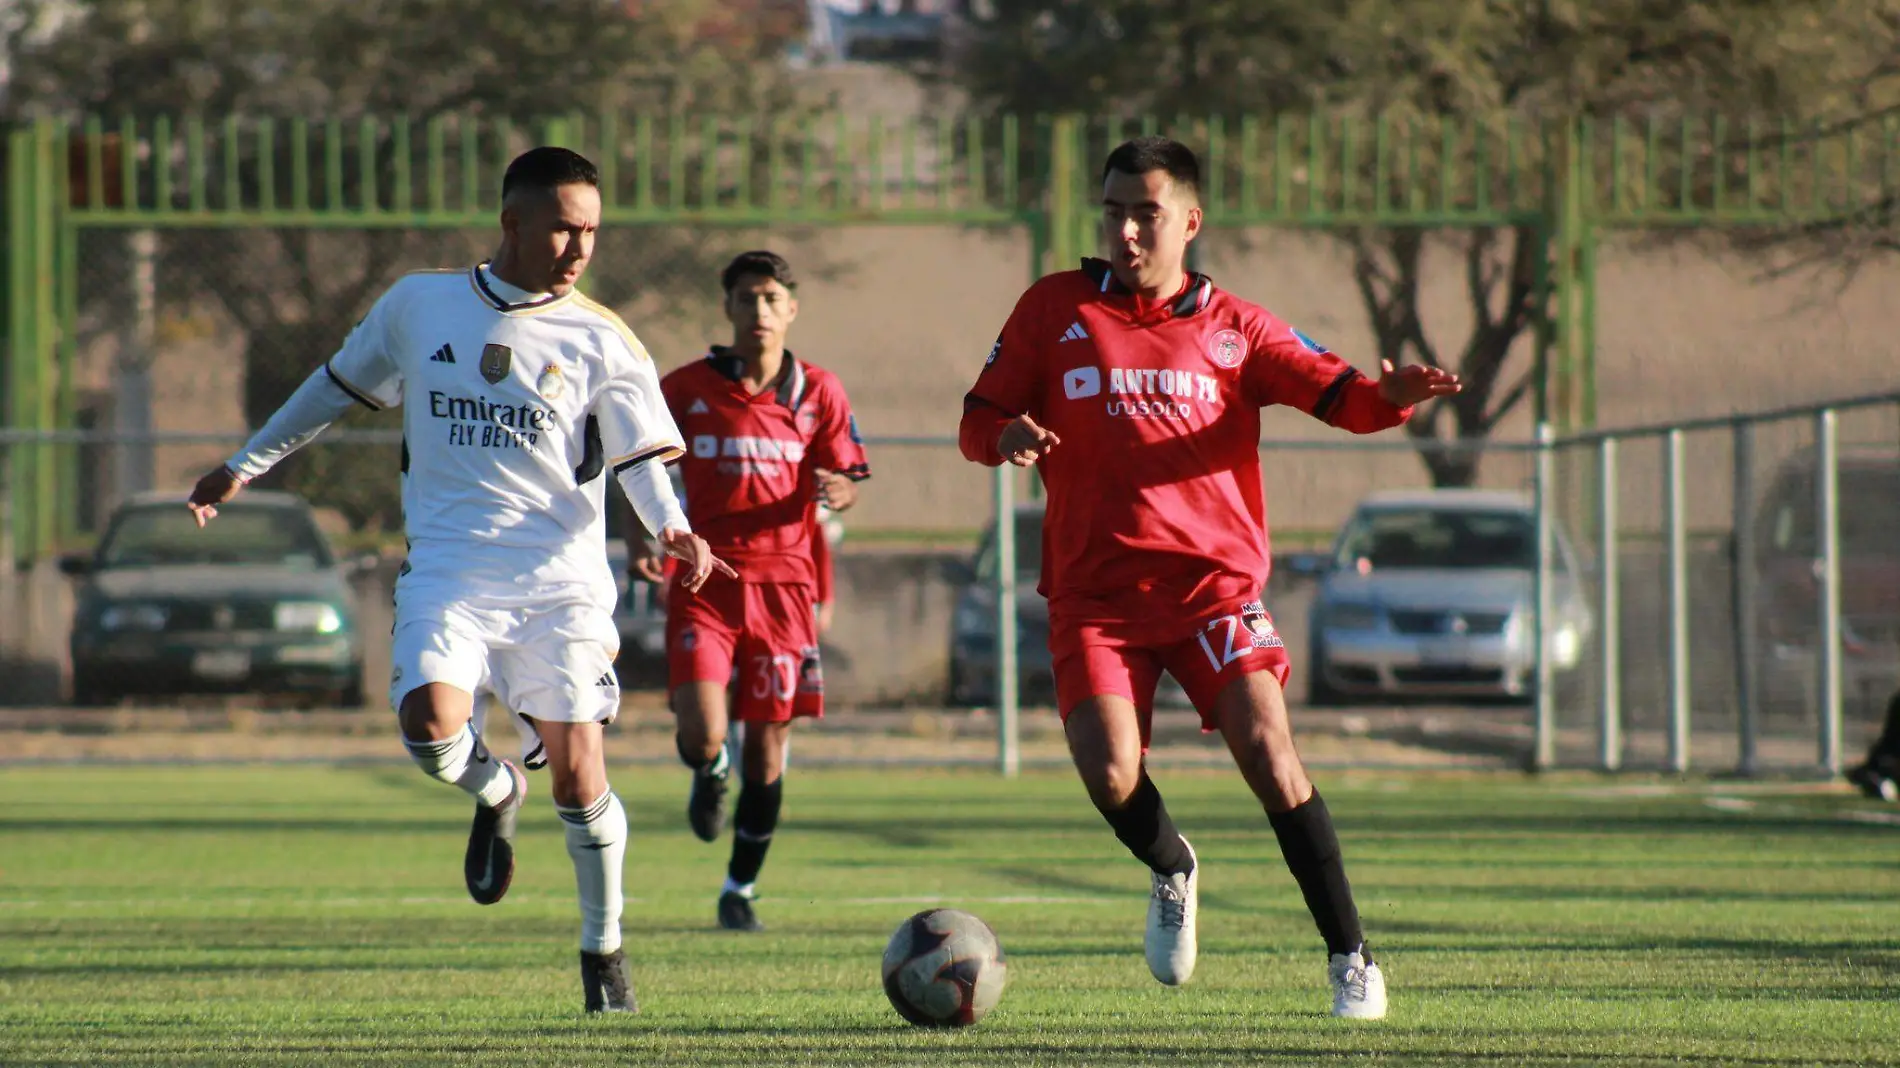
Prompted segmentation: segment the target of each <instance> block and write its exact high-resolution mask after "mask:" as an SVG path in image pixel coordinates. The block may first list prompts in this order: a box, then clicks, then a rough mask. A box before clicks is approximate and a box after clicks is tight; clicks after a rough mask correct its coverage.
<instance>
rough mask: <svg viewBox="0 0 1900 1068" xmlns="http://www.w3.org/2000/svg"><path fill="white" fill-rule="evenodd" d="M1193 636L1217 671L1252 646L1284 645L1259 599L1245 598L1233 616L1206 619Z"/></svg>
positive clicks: (1276, 647) (1255, 647) (1269, 646)
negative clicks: (1246, 600) (1249, 599)
mask: <svg viewBox="0 0 1900 1068" xmlns="http://www.w3.org/2000/svg"><path fill="white" fill-rule="evenodd" d="M1210 635H1211V636H1212V637H1211V638H1210ZM1195 637H1196V638H1197V639H1198V640H1199V641H1200V643H1201V651H1202V652H1204V653H1206V654H1207V662H1208V663H1209V664H1212V665H1213V667H1214V670H1215V671H1220V670H1221V669H1222V668H1224V667H1226V666H1227V665H1229V664H1231V663H1233V662H1234V661H1236V660H1239V659H1240V658H1241V657H1243V656H1246V655H1247V654H1248V653H1251V652H1253V651H1254V650H1255V649H1279V648H1284V647H1285V645H1286V642H1285V641H1283V640H1281V638H1280V635H1279V632H1278V631H1275V630H1274V629H1273V620H1272V619H1270V618H1268V616H1267V610H1266V607H1265V606H1264V605H1262V604H1261V602H1259V601H1248V602H1247V603H1246V604H1243V605H1241V606H1240V611H1238V612H1236V613H1234V614H1233V615H1228V616H1216V617H1214V618H1213V619H1210V620H1208V621H1207V626H1205V627H1202V628H1201V633H1199V634H1197V635H1195Z"/></svg>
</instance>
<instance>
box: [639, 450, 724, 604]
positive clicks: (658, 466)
mask: <svg viewBox="0 0 1900 1068" xmlns="http://www.w3.org/2000/svg"><path fill="white" fill-rule="evenodd" d="M675 451H676V452H677V450H675ZM618 475H619V478H620V488H621V489H624V490H626V491H627V500H628V501H629V502H630V503H631V504H632V505H633V511H634V514H635V515H637V516H639V517H640V522H641V523H642V524H644V525H645V526H646V528H647V529H648V530H651V531H655V532H656V533H655V536H656V537H657V538H659V541H660V551H661V552H662V553H665V554H666V555H667V556H671V557H675V558H677V559H679V560H680V561H681V562H683V563H684V564H686V566H687V568H688V569H689V570H688V571H687V573H686V575H685V577H684V578H683V579H682V581H683V583H684V584H685V586H686V588H687V589H688V590H697V589H699V588H700V587H701V586H704V585H705V584H706V580H707V579H708V578H710V577H711V576H712V573H713V572H715V571H717V572H719V573H720V574H722V575H725V576H726V577H727V578H738V577H739V573H738V572H736V571H734V570H733V569H732V568H731V566H729V565H728V564H727V563H726V562H725V561H724V560H721V559H719V558H718V557H717V556H714V555H713V553H712V549H711V547H709V546H708V545H707V544H706V539H705V538H702V537H700V536H699V535H697V534H694V533H693V529H692V526H691V525H690V524H689V523H688V522H687V521H686V510H685V509H683V508H681V507H680V501H679V495H678V494H676V493H674V492H673V480H672V479H670V478H668V477H666V464H665V463H664V462H662V461H661V460H659V459H658V458H654V459H648V460H641V461H639V462H637V463H633V464H629V465H628V466H626V467H625V468H624V469H622V470H620V471H619V472H618ZM655 563H656V565H657V563H658V562H657V561H655ZM654 571H655V572H658V571H659V568H658V567H657V566H656V567H655V568H654ZM646 573H647V572H646V571H645V569H644V567H643V568H642V574H646ZM660 577H663V576H658V575H656V576H655V581H658V580H659V578H660Z"/></svg>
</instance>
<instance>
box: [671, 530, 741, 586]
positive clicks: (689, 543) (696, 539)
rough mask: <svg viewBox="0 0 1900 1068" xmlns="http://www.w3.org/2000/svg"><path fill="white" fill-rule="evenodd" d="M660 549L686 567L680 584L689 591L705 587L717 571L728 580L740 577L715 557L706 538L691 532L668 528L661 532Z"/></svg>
mask: <svg viewBox="0 0 1900 1068" xmlns="http://www.w3.org/2000/svg"><path fill="white" fill-rule="evenodd" d="M660 548H661V549H663V550H665V551H666V555H668V556H671V557H675V558H677V559H678V560H679V561H680V562H681V563H683V564H685V565H686V568H687V572H686V574H685V575H684V576H683V577H682V578H681V579H680V584H681V585H683V586H685V587H686V589H687V590H688V591H694V590H698V589H699V588H700V587H701V586H704V585H705V584H706V580H707V579H709V578H711V577H712V573H713V572H715V571H717V572H719V573H720V574H722V575H724V576H726V577H727V578H731V579H736V578H738V577H739V573H738V572H737V571H734V570H733V569H732V565H730V564H728V563H726V562H725V561H724V560H721V559H719V558H718V557H717V556H714V555H713V553H712V547H711V546H709V545H707V544H706V539H705V538H702V537H700V536H699V535H697V534H695V533H693V532H692V531H690V530H682V529H680V528H679V527H668V528H666V529H665V530H662V531H660Z"/></svg>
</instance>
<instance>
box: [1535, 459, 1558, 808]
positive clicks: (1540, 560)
mask: <svg viewBox="0 0 1900 1068" xmlns="http://www.w3.org/2000/svg"><path fill="white" fill-rule="evenodd" d="M1555 440H1556V435H1555V433H1554V432H1553V431H1552V429H1551V426H1550V424H1549V423H1539V424H1538V425H1537V466H1536V468H1535V474H1534V486H1535V492H1536V498H1537V500H1536V506H1537V507H1536V522H1537V571H1536V573H1535V575H1534V576H1533V583H1534V585H1535V586H1536V605H1535V607H1534V609H1533V611H1534V613H1535V616H1536V619H1535V624H1534V627H1533V633H1532V641H1531V657H1532V660H1531V665H1532V679H1533V680H1534V681H1533V685H1534V686H1535V690H1534V695H1533V698H1532V700H1533V701H1534V704H1533V706H1532V712H1531V715H1532V721H1531V767H1533V768H1535V769H1537V770H1539V771H1542V770H1545V769H1548V768H1550V767H1552V766H1554V765H1555V764H1556V763H1557V705H1556V701H1557V695H1556V694H1555V693H1554V692H1553V691H1554V690H1555V689H1556V687H1555V685H1554V684H1553V681H1552V680H1553V674H1552V672H1551V663H1550V627H1551V622H1552V620H1551V617H1552V614H1553V613H1552V611H1551V558H1552V557H1553V556H1555V555H1556V553H1555V537H1554V534H1553V531H1554V529H1555V528H1554V525H1553V524H1552V523H1551V517H1550V511H1551V509H1552V508H1553V507H1554V506H1555V501H1556V489H1557V487H1556V478H1555V473H1556V472H1555V468H1556V456H1555V453H1554V451H1553V443H1554V442H1555Z"/></svg>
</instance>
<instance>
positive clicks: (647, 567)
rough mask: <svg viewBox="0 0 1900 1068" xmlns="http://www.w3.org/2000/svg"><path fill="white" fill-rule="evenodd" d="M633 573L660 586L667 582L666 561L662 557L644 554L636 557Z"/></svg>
mask: <svg viewBox="0 0 1900 1068" xmlns="http://www.w3.org/2000/svg"><path fill="white" fill-rule="evenodd" d="M633 573H634V574H635V575H638V576H639V577H641V578H643V579H645V580H647V581H648V582H651V583H654V584H655V585H658V584H660V583H663V582H665V581H666V561H665V560H664V559H662V558H661V557H658V556H653V555H649V554H646V553H642V554H641V555H639V556H636V557H634V560H633Z"/></svg>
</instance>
